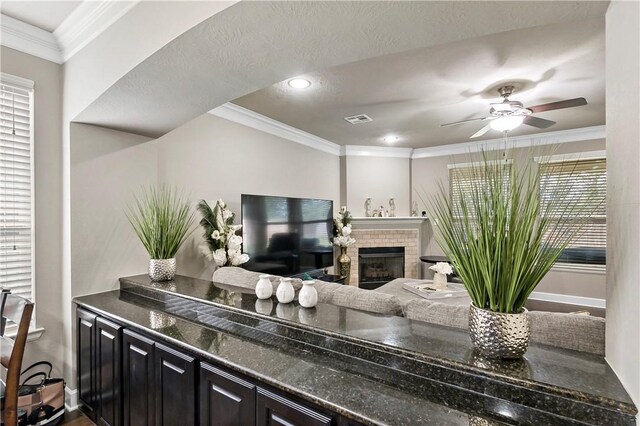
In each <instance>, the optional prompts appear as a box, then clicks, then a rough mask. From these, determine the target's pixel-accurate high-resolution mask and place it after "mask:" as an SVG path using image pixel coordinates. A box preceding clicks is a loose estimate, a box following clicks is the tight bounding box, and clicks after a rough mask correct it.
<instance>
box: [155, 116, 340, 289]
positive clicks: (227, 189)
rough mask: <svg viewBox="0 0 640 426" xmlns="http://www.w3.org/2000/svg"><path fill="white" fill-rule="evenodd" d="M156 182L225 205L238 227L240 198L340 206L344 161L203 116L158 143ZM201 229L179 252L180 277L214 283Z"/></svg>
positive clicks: (241, 126) (216, 118)
mask: <svg viewBox="0 0 640 426" xmlns="http://www.w3.org/2000/svg"><path fill="white" fill-rule="evenodd" d="M157 143H158V180H159V182H160V183H169V184H172V185H176V186H178V187H181V188H184V189H185V190H186V191H187V192H189V193H190V194H191V196H192V198H193V200H194V203H195V202H197V201H198V200H200V199H205V200H207V201H208V202H211V203H213V202H215V200H217V199H218V198H222V199H223V200H225V201H226V202H227V203H228V204H229V207H230V208H231V209H232V210H233V211H234V212H236V223H240V195H241V194H243V193H244V194H261V195H282V196H288V197H300V198H322V199H328V200H333V202H334V208H337V206H338V205H339V201H340V160H339V157H336V156H334V155H331V154H327V153H324V152H321V151H318V150H315V149H312V148H308V147H306V146H303V145H299V144H296V143H293V142H291V141H288V140H285V139H282V138H279V137H277V136H273V135H270V134H267V133H264V132H261V131H259V130H255V129H252V128H249V127H246V126H243V125H241V124H237V123H234V122H231V121H228V120H225V119H223V118H220V117H216V116H213V115H210V114H204V115H202V116H200V117H198V118H196V119H194V120H192V121H190V122H189V123H187V124H185V125H183V126H181V127H179V128H177V129H175V130H174V131H172V132H170V133H168V134H166V135H164V136H163V137H161V138H159V139H157ZM201 233H202V232H201V229H200V228H199V227H198V229H197V230H196V231H195V232H194V234H193V236H192V237H191V238H190V239H189V240H188V241H187V242H186V243H185V246H184V247H183V248H182V249H181V250H180V252H179V254H178V256H177V259H178V273H180V274H184V275H189V276H194V277H201V278H206V279H211V274H212V272H213V269H212V265H211V262H209V261H207V260H206V259H205V258H204V256H203V255H202V254H200V253H199V251H198V245H199V244H200V242H201V241H202V237H201Z"/></svg>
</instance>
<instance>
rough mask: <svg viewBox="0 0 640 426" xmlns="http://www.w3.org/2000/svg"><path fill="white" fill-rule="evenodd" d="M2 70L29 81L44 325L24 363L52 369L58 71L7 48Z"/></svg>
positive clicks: (56, 358) (57, 329)
mask: <svg viewBox="0 0 640 426" xmlns="http://www.w3.org/2000/svg"><path fill="white" fill-rule="evenodd" d="M1 56H2V58H1V60H0V64H1V69H2V72H6V73H9V74H13V75H16V76H18V77H23V78H27V79H29V80H33V81H34V83H35V87H34V112H35V125H34V136H35V139H34V165H35V182H34V184H35V218H34V219H35V232H36V240H35V285H36V298H35V303H36V320H37V324H36V325H37V326H38V327H45V333H44V334H43V335H42V337H41V338H40V339H39V340H36V341H33V342H30V343H29V344H28V345H27V349H26V352H25V360H24V365H28V364H29V363H32V362H34V361H38V360H48V361H50V362H51V363H53V365H54V366H55V372H56V374H60V373H61V372H62V368H63V359H64V358H63V351H62V346H60V344H59V342H60V335H61V334H62V332H63V326H62V318H61V315H60V312H61V310H62V309H65V308H66V309H68V307H67V306H64V305H63V303H62V297H61V289H62V276H61V274H62V273H61V266H62V71H61V67H60V65H58V64H55V63H53V62H49V61H46V60H44V59H40V58H37V57H35V56H31V55H27V54H25V53H22V52H18V51H16V50H13V49H9V48H7V47H4V46H3V47H2V50H1Z"/></svg>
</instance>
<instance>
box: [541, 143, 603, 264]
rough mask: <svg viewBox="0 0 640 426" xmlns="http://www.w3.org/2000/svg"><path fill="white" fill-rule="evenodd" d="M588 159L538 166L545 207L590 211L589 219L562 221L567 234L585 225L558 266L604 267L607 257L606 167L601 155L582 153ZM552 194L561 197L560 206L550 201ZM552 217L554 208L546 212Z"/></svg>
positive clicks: (566, 159)
mask: <svg viewBox="0 0 640 426" xmlns="http://www.w3.org/2000/svg"><path fill="white" fill-rule="evenodd" d="M583 155H589V158H578V159H570V158H565V159H561V160H556V161H554V160H553V159H551V161H547V162H545V163H541V164H540V166H539V167H540V197H541V201H542V206H543V211H545V210H547V209H545V208H544V207H545V206H549V205H555V206H556V207H555V210H557V211H558V212H559V211H561V210H563V209H564V208H565V207H566V206H567V204H568V203H571V204H572V205H574V206H578V208H577V210H578V211H593V212H594V214H593V215H592V216H590V217H588V216H586V215H576V216H574V217H573V218H570V219H569V220H565V223H564V224H562V226H563V227H564V228H565V229H566V230H567V231H568V232H571V233H573V232H575V231H572V228H574V229H575V228H576V227H578V226H580V225H583V224H584V225H585V227H584V230H583V231H582V232H580V233H579V234H577V235H576V236H575V237H574V238H573V240H572V241H571V243H570V244H569V246H568V247H567V249H566V250H565V251H564V253H563V254H562V256H561V257H560V259H559V260H558V261H559V262H564V263H577V264H590V265H604V264H605V263H606V253H607V212H606V203H605V198H606V193H607V165H606V164H607V163H606V159H605V158H604V153H600V152H598V153H585V154H583ZM553 194H556V196H557V194H561V196H562V197H563V200H562V203H557V202H556V201H557V200H552V197H553V196H554V195H553ZM548 210H550V211H549V212H547V214H548V215H553V214H554V208H550V209H548Z"/></svg>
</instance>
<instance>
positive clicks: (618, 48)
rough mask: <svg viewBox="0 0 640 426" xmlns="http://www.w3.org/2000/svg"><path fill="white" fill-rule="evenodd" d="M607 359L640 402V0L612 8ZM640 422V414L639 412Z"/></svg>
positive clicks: (609, 13)
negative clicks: (639, 48) (639, 1)
mask: <svg viewBox="0 0 640 426" xmlns="http://www.w3.org/2000/svg"><path fill="white" fill-rule="evenodd" d="M606 25H607V39H606V49H607V50H606V55H607V57H606V76H607V99H606V101H607V146H608V150H607V156H608V163H609V165H610V166H609V167H608V176H607V184H608V191H607V192H608V194H607V195H608V202H607V224H608V234H607V238H608V239H609V241H610V242H611V243H612V244H610V245H609V250H608V253H607V256H608V257H607V262H608V268H607V305H608V306H607V308H608V309H607V334H606V336H607V344H606V358H607V360H608V361H609V363H610V364H611V367H612V368H613V370H614V371H615V372H616V374H617V375H618V377H619V378H620V380H621V381H622V384H623V385H624V386H625V388H626V389H627V391H628V392H629V395H630V396H631V398H632V399H633V400H634V402H635V403H636V405H639V404H640V363H639V362H638V360H640V331H639V330H640V284H639V283H640V262H639V261H638V253H640V99H639V98H640V85H639V82H638V76H639V75H640V52H639V50H638V34H640V4H639V3H638V2H622V1H613V2H612V3H611V4H610V6H609V9H608V11H607V24H606ZM638 420H639V422H640V415H639V416H638Z"/></svg>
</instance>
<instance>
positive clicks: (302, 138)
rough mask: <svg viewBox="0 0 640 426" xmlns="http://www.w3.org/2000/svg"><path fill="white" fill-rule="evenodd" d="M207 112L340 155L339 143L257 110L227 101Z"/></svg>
mask: <svg viewBox="0 0 640 426" xmlns="http://www.w3.org/2000/svg"><path fill="white" fill-rule="evenodd" d="M209 114H211V115H215V116H217V117H221V118H224V119H226V120H229V121H233V122H235V123H238V124H242V125H244V126H247V127H251V128H253V129H257V130H261V131H263V132H265V133H269V134H271V135H274V136H278V137H281V138H283V139H287V140H290V141H292V142H295V143H299V144H301V145H305V146H308V147H310V148H314V149H317V150H319V151H323V152H326V153H329V154H333V155H340V145H338V144H336V143H333V142H331V141H328V140H326V139H323V138H320V137H318V136H315V135H312V134H311V133H307V132H305V131H302V130H300V129H296V128H295V127H292V126H289V125H288V124H284V123H281V122H280V121H277V120H274V119H272V118H269V117H266V116H264V115H262V114H258V113H257V112H254V111H251V110H249V109H246V108H243V107H241V106H239V105H236V104H233V103H231V102H227V103H226V104H224V105H221V106H219V107H218V108H215V109H212V110H211V111H209Z"/></svg>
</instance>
